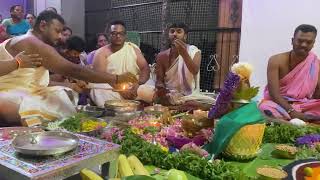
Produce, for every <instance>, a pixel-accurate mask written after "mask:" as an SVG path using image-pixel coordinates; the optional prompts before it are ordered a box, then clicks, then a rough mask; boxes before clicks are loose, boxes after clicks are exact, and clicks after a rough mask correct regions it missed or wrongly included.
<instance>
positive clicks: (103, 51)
mask: <svg viewBox="0 0 320 180" xmlns="http://www.w3.org/2000/svg"><path fill="white" fill-rule="evenodd" d="M95 54H96V55H102V56H106V57H108V56H110V55H111V54H112V51H111V49H110V45H109V44H107V45H105V46H103V47H101V48H99V49H97V50H96V51H95Z"/></svg>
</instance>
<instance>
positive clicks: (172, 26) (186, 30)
mask: <svg viewBox="0 0 320 180" xmlns="http://www.w3.org/2000/svg"><path fill="white" fill-rule="evenodd" d="M170 28H182V29H183V30H184V32H185V33H188V32H189V28H188V26H187V25H186V24H185V23H183V22H176V23H172V24H171V25H170V26H169V29H170Z"/></svg>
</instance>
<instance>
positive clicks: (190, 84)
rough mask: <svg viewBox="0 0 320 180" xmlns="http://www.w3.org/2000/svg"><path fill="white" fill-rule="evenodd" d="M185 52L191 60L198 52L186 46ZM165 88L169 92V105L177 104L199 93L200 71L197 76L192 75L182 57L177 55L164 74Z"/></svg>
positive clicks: (190, 46)
mask: <svg viewBox="0 0 320 180" xmlns="http://www.w3.org/2000/svg"><path fill="white" fill-rule="evenodd" d="M187 51H188V54H189V56H190V57H191V59H193V58H194V56H195V54H196V53H197V52H200V50H199V49H198V48H197V47H196V46H193V45H188V46H187ZM165 86H166V88H167V89H168V90H169V91H170V93H169V96H170V103H171V104H179V103H180V102H181V101H180V99H181V98H182V97H183V96H187V95H191V94H194V93H199V92H200V71H199V72H198V74H197V75H193V74H192V73H191V72H190V71H189V69H188V67H187V65H186V64H185V62H184V60H183V58H182V56H180V55H179V56H178V57H177V59H176V60H175V61H174V62H173V64H172V65H171V66H170V67H169V69H168V71H167V72H166V73H165Z"/></svg>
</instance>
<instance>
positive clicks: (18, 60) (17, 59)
mask: <svg viewBox="0 0 320 180" xmlns="http://www.w3.org/2000/svg"><path fill="white" fill-rule="evenodd" d="M15 60H16V62H17V64H18V69H19V68H20V66H21V61H22V60H21V59H20V58H19V57H16V58H15Z"/></svg>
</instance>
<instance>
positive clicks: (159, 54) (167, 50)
mask: <svg viewBox="0 0 320 180" xmlns="http://www.w3.org/2000/svg"><path fill="white" fill-rule="evenodd" d="M169 52H170V48H169V49H166V50H163V51H160V52H159V53H158V55H157V57H163V56H168V55H169Z"/></svg>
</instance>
